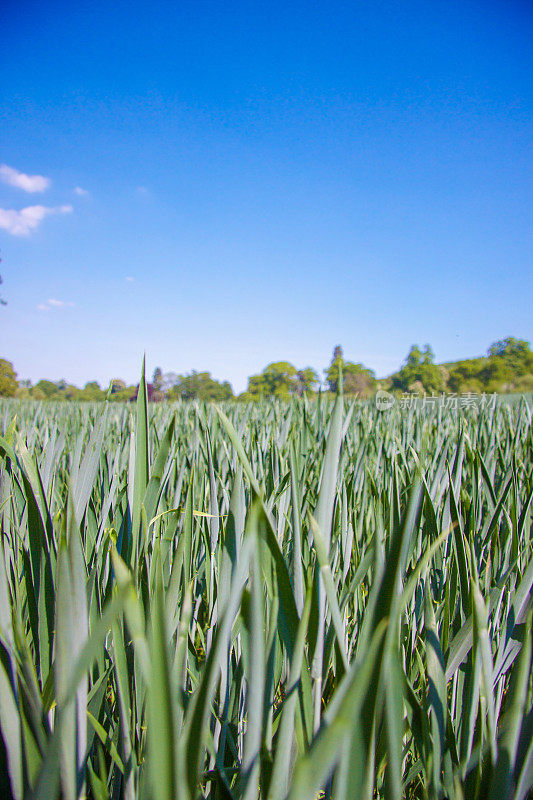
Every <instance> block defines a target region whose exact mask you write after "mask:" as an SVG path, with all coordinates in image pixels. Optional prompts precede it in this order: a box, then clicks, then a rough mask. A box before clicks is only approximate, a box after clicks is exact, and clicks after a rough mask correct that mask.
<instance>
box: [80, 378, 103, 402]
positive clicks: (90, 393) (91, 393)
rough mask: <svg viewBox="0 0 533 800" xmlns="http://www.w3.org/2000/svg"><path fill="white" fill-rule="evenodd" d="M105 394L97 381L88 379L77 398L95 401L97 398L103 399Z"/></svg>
mask: <svg viewBox="0 0 533 800" xmlns="http://www.w3.org/2000/svg"><path fill="white" fill-rule="evenodd" d="M105 395H106V393H105V392H104V391H103V390H102V389H101V388H100V384H99V383H98V381H89V382H88V383H86V384H85V386H84V388H83V389H82V390H81V392H80V395H79V398H80V400H90V401H92V402H95V401H97V400H103V399H104V398H105Z"/></svg>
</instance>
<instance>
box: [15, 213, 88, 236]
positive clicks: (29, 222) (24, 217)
mask: <svg viewBox="0 0 533 800" xmlns="http://www.w3.org/2000/svg"><path fill="white" fill-rule="evenodd" d="M71 212H72V206H56V207H55V208H51V207H49V206H27V208H23V209H21V210H20V211H15V210H14V209H12V208H0V228H3V229H4V230H5V231H7V232H8V233H10V234H11V235H12V236H29V235H30V233H31V232H32V231H33V230H35V228H37V227H38V225H39V224H40V223H41V222H42V221H43V219H44V218H45V217H48V216H50V214H70V213H71Z"/></svg>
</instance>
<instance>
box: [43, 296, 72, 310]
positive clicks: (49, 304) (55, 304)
mask: <svg viewBox="0 0 533 800" xmlns="http://www.w3.org/2000/svg"><path fill="white" fill-rule="evenodd" d="M75 305H76V304H75V303H73V302H71V301H70V300H56V299H55V298H53V297H51V298H50V299H49V300H47V301H46V303H39V305H38V306H37V310H38V311H51V310H52V309H53V308H74V306H75Z"/></svg>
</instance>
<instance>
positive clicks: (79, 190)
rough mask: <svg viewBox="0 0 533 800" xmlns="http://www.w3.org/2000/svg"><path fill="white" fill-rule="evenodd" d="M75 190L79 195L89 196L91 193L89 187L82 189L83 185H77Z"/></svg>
mask: <svg viewBox="0 0 533 800" xmlns="http://www.w3.org/2000/svg"><path fill="white" fill-rule="evenodd" d="M74 192H75V193H76V194H77V195H78V197H87V196H88V195H89V194H90V192H89V191H87V189H82V188H81V186H75V187H74Z"/></svg>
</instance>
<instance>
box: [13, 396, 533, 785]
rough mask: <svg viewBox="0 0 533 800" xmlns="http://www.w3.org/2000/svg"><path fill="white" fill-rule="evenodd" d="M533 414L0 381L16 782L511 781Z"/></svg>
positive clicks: (521, 685)
mask: <svg viewBox="0 0 533 800" xmlns="http://www.w3.org/2000/svg"><path fill="white" fill-rule="evenodd" d="M143 385H144V381H143V382H142V383H141V387H142V386H143ZM531 418H532V408H531V405H528V402H527V401H526V400H521V401H519V402H515V403H513V404H504V403H500V402H496V403H495V404H492V405H490V406H489V405H488V406H486V407H484V408H468V409H460V410H459V411H453V410H448V411H443V410H442V409H439V408H434V409H432V408H421V407H416V408H413V409H409V410H401V409H399V408H398V407H394V408H393V409H391V410H390V411H387V412H383V413H381V412H379V411H377V410H376V409H375V407H374V406H373V405H372V404H365V403H353V402H351V403H348V402H345V401H343V400H342V398H337V401H336V403H335V405H333V404H330V403H329V401H328V402H324V400H323V399H322V400H320V399H319V400H318V401H314V402H310V401H308V400H305V399H304V400H301V401H298V400H294V401H292V402H291V403H287V404H283V403H275V402H269V403H267V402H262V403H258V404H250V405H246V404H240V405H234V404H229V405H227V406H223V407H220V408H219V407H214V406H207V405H202V404H198V405H193V404H191V405H187V404H176V405H174V406H170V405H166V406H164V407H163V406H154V407H151V406H148V404H147V403H146V400H145V393H144V391H141V392H140V393H139V399H138V402H137V406H136V408H135V407H133V406H131V405H130V406H121V405H109V406H106V407H102V406H101V405H90V404H79V405H77V404H58V405H53V404H48V405H40V404H32V403H22V402H17V401H3V402H1V403H0V420H1V423H0V430H1V431H2V437H1V438H0V519H1V525H2V537H1V553H0V555H1V556H2V557H1V558H0V729H1V734H2V742H3V748H1V749H0V772H2V773H3V774H4V776H6V778H5V779H6V780H7V781H8V788H6V789H5V793H6V795H7V796H9V795H8V792H9V791H11V793H12V796H13V797H15V798H17V800H22V798H34V799H35V800H51V799H53V798H56V797H59V796H61V797H64V798H66V800H74V799H75V798H78V797H83V796H85V795H86V796H88V797H90V798H95V800H104V799H106V798H113V800H117V799H118V798H127V799H128V800H133V798H154V800H171V798H172V799H174V798H180V800H181V798H183V800H196V799H197V798H213V800H214V799H215V798H220V799H221V800H222V798H239V800H240V798H243V800H255V799H256V798H259V797H260V798H264V799H265V800H283V799H284V798H290V800H312V799H313V798H315V797H316V796H324V797H328V798H331V799H332V800H344V799H345V798H346V800H348V798H350V800H351V799H352V798H368V800H371V798H374V797H386V798H401V797H413V798H415V797H416V798H431V799H433V798H444V797H449V798H452V797H453V798H461V797H464V798H495V799H496V798H498V800H500V798H525V797H527V796H528V793H529V792H530V790H531V787H532V784H533V737H532V733H533V708H532V703H533V699H532V691H533V690H532V685H531V671H532V670H531V659H532V647H531V636H532V631H531V589H532V586H533V547H532V545H533V542H532V532H533V531H532V514H533V511H532V497H533V468H532V463H531V453H532V444H533V435H532V424H531Z"/></svg>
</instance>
